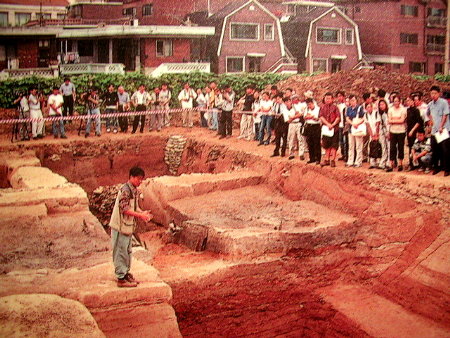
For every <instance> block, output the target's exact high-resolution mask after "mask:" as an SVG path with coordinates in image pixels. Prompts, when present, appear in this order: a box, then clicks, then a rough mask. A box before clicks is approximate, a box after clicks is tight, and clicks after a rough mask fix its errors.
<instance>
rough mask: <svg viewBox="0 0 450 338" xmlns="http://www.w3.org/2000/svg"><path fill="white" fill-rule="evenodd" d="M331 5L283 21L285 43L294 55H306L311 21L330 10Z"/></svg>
mask: <svg viewBox="0 0 450 338" xmlns="http://www.w3.org/2000/svg"><path fill="white" fill-rule="evenodd" d="M330 9H331V8H330V7H326V8H324V7H317V8H315V9H314V10H312V11H310V12H308V13H301V14H298V15H297V16H295V17H293V18H291V19H290V20H289V21H288V22H284V23H281V29H282V32H283V40H284V45H285V46H286V47H287V49H289V50H290V51H291V53H292V54H293V55H294V57H296V58H299V59H302V58H304V57H305V51H306V45H307V43H308V34H309V27H310V24H311V21H313V20H315V19H317V18H318V17H319V16H321V15H322V14H324V13H325V12H327V11H329V10H330Z"/></svg>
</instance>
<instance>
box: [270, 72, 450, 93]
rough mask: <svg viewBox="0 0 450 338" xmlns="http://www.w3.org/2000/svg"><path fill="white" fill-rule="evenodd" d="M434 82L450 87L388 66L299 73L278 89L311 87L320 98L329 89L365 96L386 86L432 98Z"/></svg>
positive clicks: (447, 84)
mask: <svg viewBox="0 0 450 338" xmlns="http://www.w3.org/2000/svg"><path fill="white" fill-rule="evenodd" d="M432 85H438V86H440V87H441V89H443V90H450V83H443V82H439V81H436V80H434V79H428V80H419V79H417V78H414V77H413V76H411V75H409V74H400V73H395V72H389V71H387V70H385V69H375V70H374V69H360V70H349V71H341V72H338V73H334V74H329V73H325V74H320V75H316V76H311V77H305V76H301V75H297V76H293V77H290V78H289V79H287V80H285V81H281V82H279V83H278V88H279V89H281V90H285V89H286V88H289V87H290V88H292V89H294V90H295V92H296V93H298V94H300V95H303V93H304V92H306V91H307V90H312V91H313V92H314V97H315V98H316V100H317V99H320V98H322V97H323V95H324V94H325V93H326V92H332V93H336V92H337V91H338V90H343V91H345V93H346V94H355V95H359V96H361V95H362V94H363V93H367V92H371V93H376V91H378V89H384V90H385V91H387V92H389V93H390V92H392V91H398V92H399V93H400V95H401V96H402V97H405V96H407V95H409V94H411V93H412V92H415V91H421V92H423V93H424V94H425V99H426V100H429V97H428V91H429V90H430V87H431V86H432Z"/></svg>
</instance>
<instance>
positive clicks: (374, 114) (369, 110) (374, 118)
mask: <svg viewBox="0 0 450 338" xmlns="http://www.w3.org/2000/svg"><path fill="white" fill-rule="evenodd" d="M365 117H366V122H367V130H368V132H369V136H370V144H369V145H370V147H369V148H370V150H369V162H370V165H369V169H374V168H377V167H378V164H377V161H379V160H380V158H381V151H380V154H379V157H378V156H371V155H378V154H375V153H376V151H374V149H372V147H375V145H376V144H378V147H379V148H378V149H380V150H381V144H380V143H379V142H380V124H381V118H380V114H378V111H377V110H374V109H373V105H372V104H371V103H370V104H368V105H367V106H366V115H365ZM377 142H378V143H377Z"/></svg>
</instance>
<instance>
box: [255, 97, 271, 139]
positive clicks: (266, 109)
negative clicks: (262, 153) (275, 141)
mask: <svg viewBox="0 0 450 338" xmlns="http://www.w3.org/2000/svg"><path fill="white" fill-rule="evenodd" d="M259 111H260V112H261V122H260V124H259V138H258V139H259V145H263V144H265V145H268V144H269V143H270V136H271V134H272V128H271V127H270V125H271V123H272V118H273V101H272V100H271V99H270V96H269V93H267V92H264V93H263V94H262V100H261V101H260V104H259ZM265 131H266V132H267V140H264V133H265Z"/></svg>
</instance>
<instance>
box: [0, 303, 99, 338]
mask: <svg viewBox="0 0 450 338" xmlns="http://www.w3.org/2000/svg"><path fill="white" fill-rule="evenodd" d="M0 336H2V337H12V336H14V337H30V336H33V337H89V338H94V337H105V335H104V334H103V333H102V332H101V331H100V329H99V328H98V326H97V323H96V322H95V320H94V318H93V317H92V315H91V314H90V313H89V311H88V310H87V309H86V308H85V307H84V305H82V304H81V303H79V302H77V301H74V300H69V299H65V298H62V297H59V296H55V295H45V294H32V295H13V296H7V297H2V298H1V299H0Z"/></svg>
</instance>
